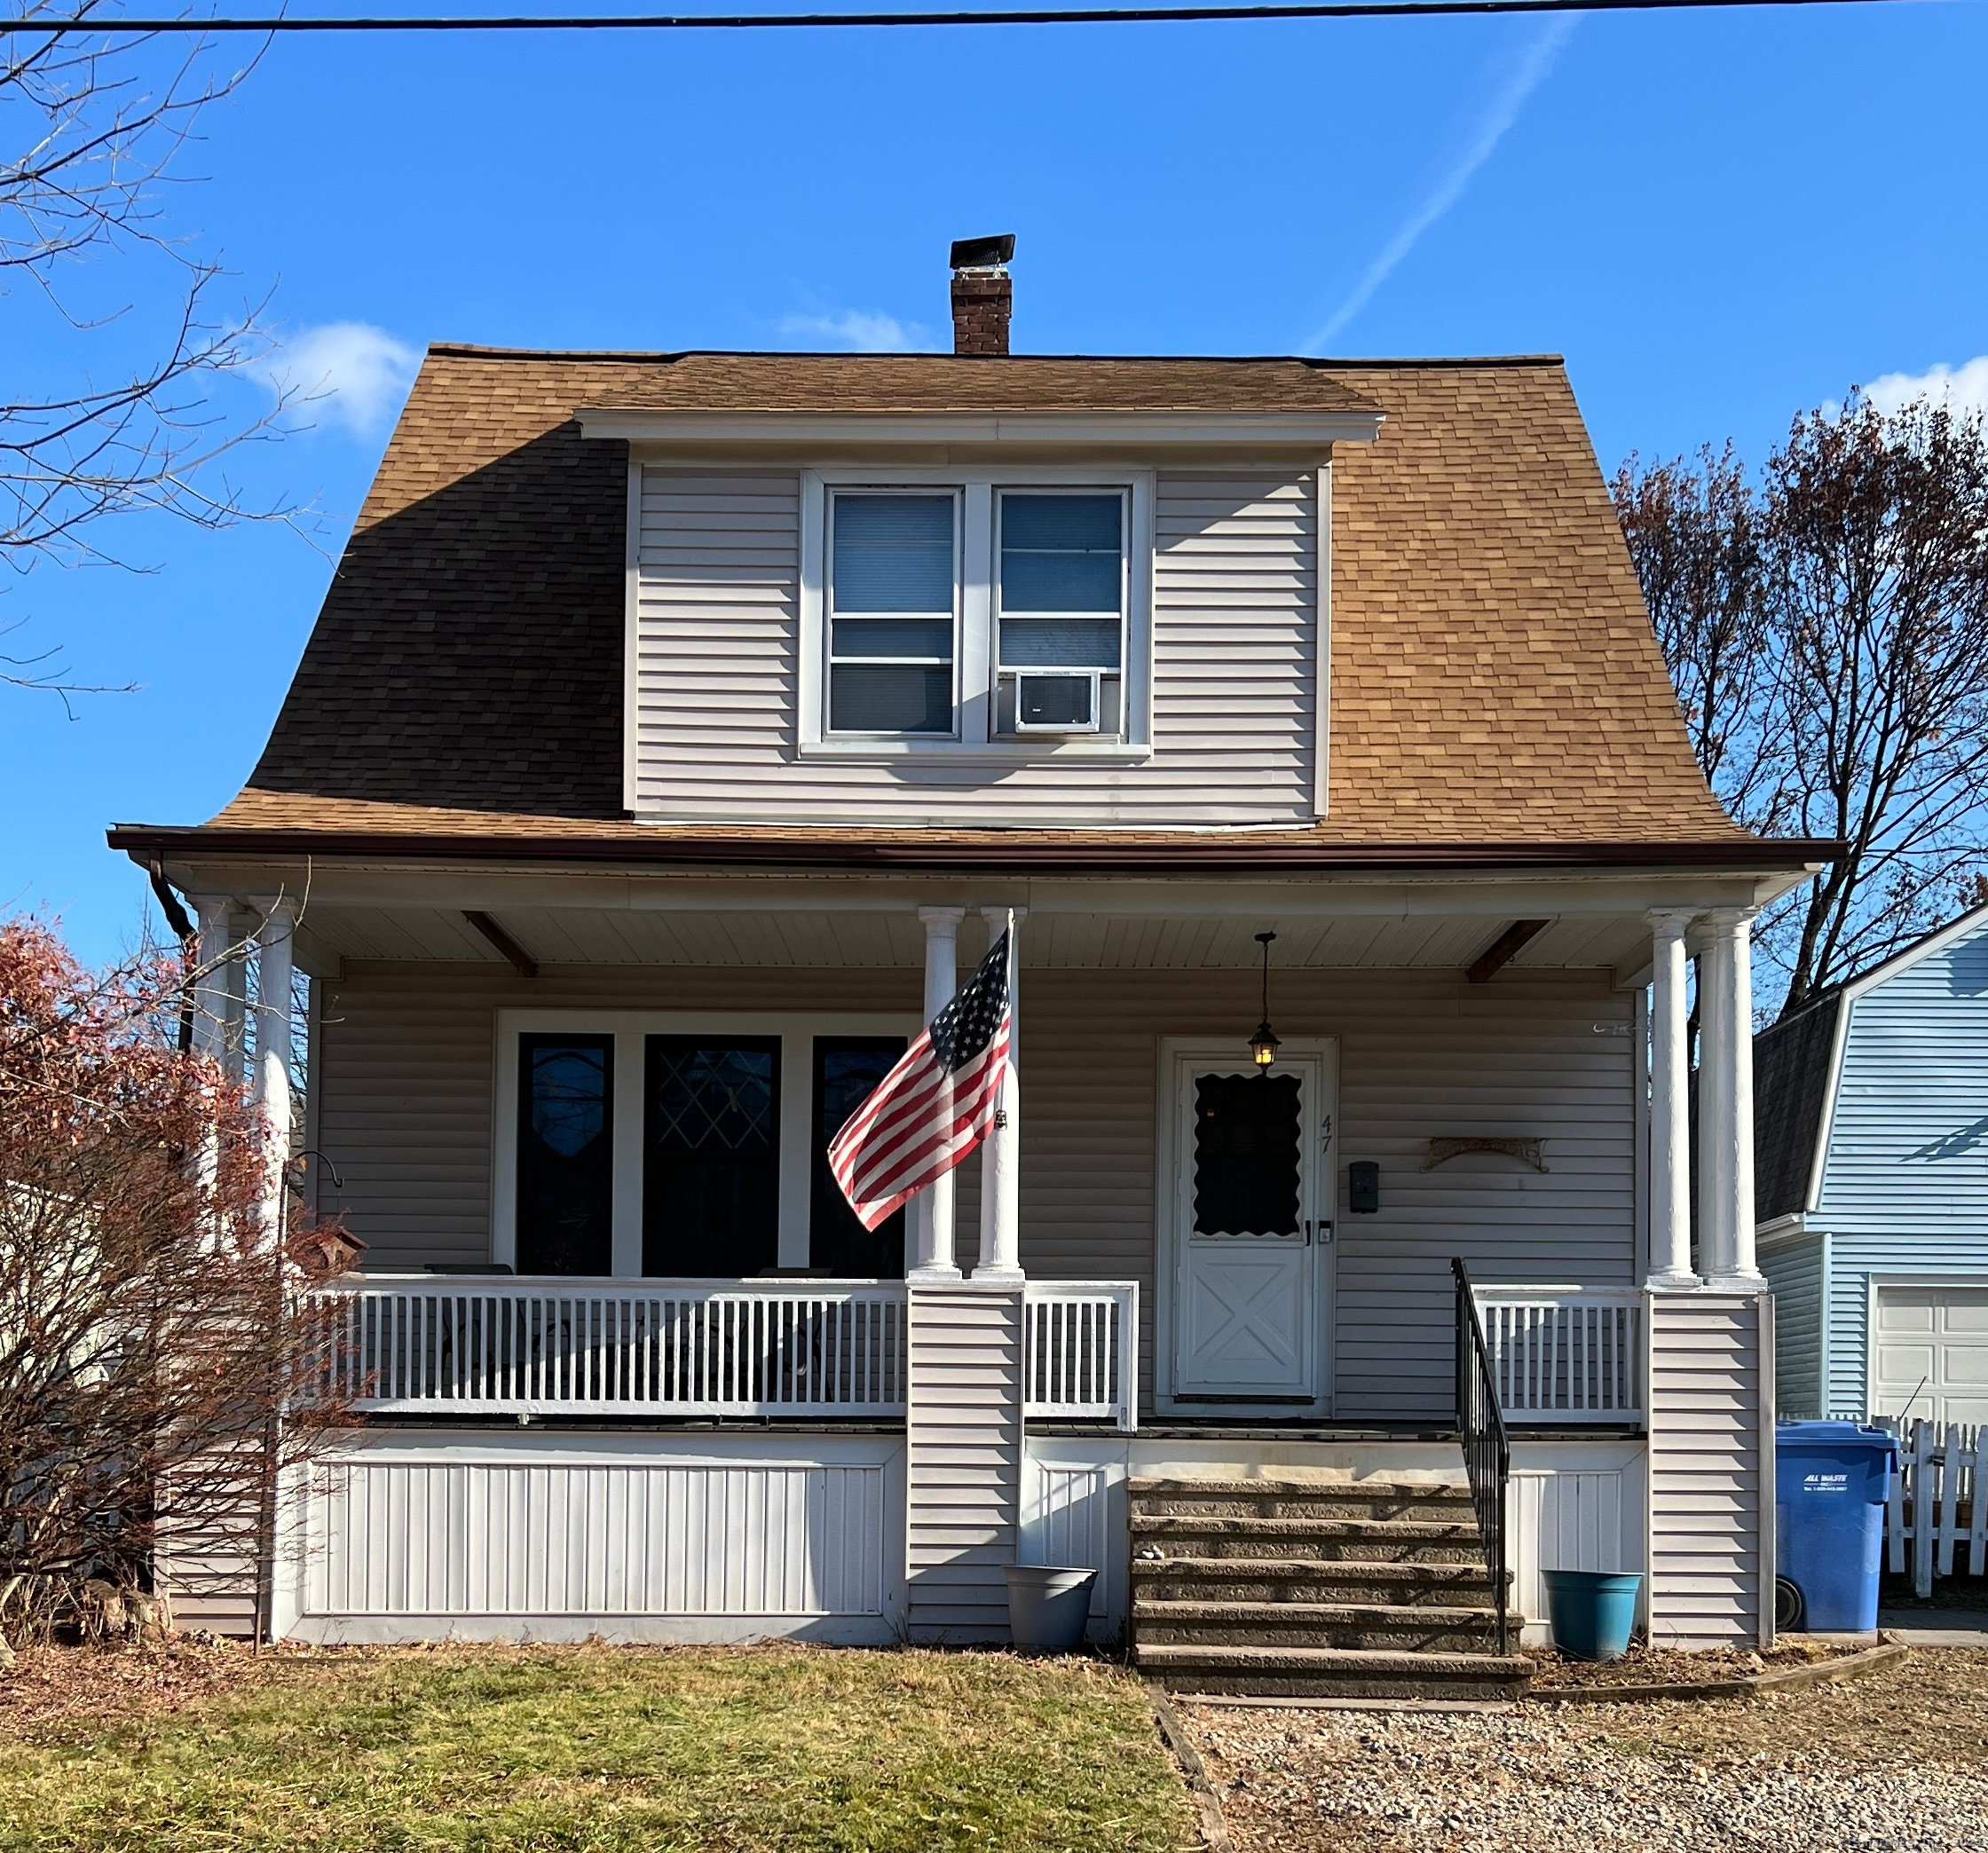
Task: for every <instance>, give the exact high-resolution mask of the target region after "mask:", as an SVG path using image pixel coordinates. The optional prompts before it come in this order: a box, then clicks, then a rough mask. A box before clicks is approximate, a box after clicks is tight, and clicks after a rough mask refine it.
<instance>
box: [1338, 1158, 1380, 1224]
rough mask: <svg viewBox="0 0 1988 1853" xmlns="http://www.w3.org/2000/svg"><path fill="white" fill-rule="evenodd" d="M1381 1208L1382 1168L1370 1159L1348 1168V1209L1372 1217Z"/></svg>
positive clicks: (1362, 1160) (1364, 1159)
mask: <svg viewBox="0 0 1988 1853" xmlns="http://www.w3.org/2000/svg"><path fill="white" fill-rule="evenodd" d="M1380 1206H1381V1168H1380V1166H1379V1165H1377V1164H1376V1163H1374V1161H1373V1160H1372V1159H1370V1158H1362V1159H1361V1161H1360V1162H1359V1163H1357V1164H1349V1165H1348V1166H1347V1167H1346V1208H1347V1209H1349V1210H1358V1211H1360V1212H1361V1213H1362V1214H1366V1215H1370V1214H1372V1212H1373V1211H1375V1210H1378V1209H1379V1208H1380Z"/></svg>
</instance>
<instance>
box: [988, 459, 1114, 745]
mask: <svg viewBox="0 0 1988 1853" xmlns="http://www.w3.org/2000/svg"><path fill="white" fill-rule="evenodd" d="M1125 501H1126V497H1125V493H1124V491H1123V490H1116V489H1115V490H1109V491H1106V492H1104V493H1083V494H1077V493H1068V492H1065V493H1049V492H1045V491H1043V490H1039V489H1004V490H1002V491H1000V492H999V493H998V494H997V495H996V497H995V522H996V525H997V528H998V548H997V558H996V570H995V575H994V596H995V620H994V622H995V636H996V638H997V640H998V656H997V667H998V674H997V679H996V688H995V731H996V732H997V733H998V734H999V735H1001V736H1004V737H1006V736H1008V735H1016V736H1022V735H1028V734H1058V733H1064V734H1098V735H1103V736H1105V737H1116V736H1117V735H1118V734H1119V732H1120V731H1121V720H1120V717H1121V715H1122V714H1123V712H1124V660H1125Z"/></svg>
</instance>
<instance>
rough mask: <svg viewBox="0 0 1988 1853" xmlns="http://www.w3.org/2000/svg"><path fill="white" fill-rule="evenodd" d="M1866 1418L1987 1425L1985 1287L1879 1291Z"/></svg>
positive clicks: (1987, 1310) (1987, 1318)
mask: <svg viewBox="0 0 1988 1853" xmlns="http://www.w3.org/2000/svg"><path fill="white" fill-rule="evenodd" d="M1871 1352H1872V1356H1871V1413H1872V1414H1873V1415H1900V1414H1902V1413H1904V1412H1905V1406H1906V1404H1907V1403H1910V1404H1911V1405H1912V1408H1911V1413H1912V1414H1913V1415H1915V1416H1922V1417H1926V1418H1928V1419H1929V1420H1931V1421H1934V1422H1988V1286H1984V1287H1880V1288H1879V1289H1878V1303H1877V1330H1876V1332H1875V1333H1874V1335H1873V1343H1872V1346H1871Z"/></svg>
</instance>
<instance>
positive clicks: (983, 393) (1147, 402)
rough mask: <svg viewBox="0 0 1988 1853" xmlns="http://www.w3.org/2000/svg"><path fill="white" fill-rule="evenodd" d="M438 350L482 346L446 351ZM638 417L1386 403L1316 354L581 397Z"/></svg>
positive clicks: (880, 364) (825, 365) (1311, 407)
mask: <svg viewBox="0 0 1988 1853" xmlns="http://www.w3.org/2000/svg"><path fill="white" fill-rule="evenodd" d="M432 351H433V352H436V353H438V354H456V353H461V354H470V353H474V352H476V350H474V349H453V348H437V349H434V350H432ZM580 403H581V405H582V406H584V408H585V409H588V410H590V411H606V410H615V411H629V412H664V411H668V412H818V413H832V412H1071V413H1082V412H1188V413H1193V412H1204V413H1221V412H1242V413H1249V412H1313V413H1329V412H1343V413H1348V414H1367V415H1369V416H1371V415H1375V414H1378V413H1379V412H1380V409H1381V408H1380V407H1379V406H1377V405H1376V404H1374V403H1373V401H1372V400H1370V399H1369V398H1366V397H1365V396H1364V395H1363V394H1361V393H1359V392H1356V391H1354V390H1353V388H1352V387H1350V386H1348V385H1346V384H1345V382H1343V381H1341V380H1337V379H1335V378H1334V377H1333V376H1332V375H1331V374H1329V373H1328V372H1326V371H1325V370H1324V368H1323V367H1322V366H1321V364H1320V363H1318V362H1316V361H1313V360H1300V359H1289V358H1284V359H1243V360H1213V359H1209V360H1203V359H1167V358H1126V359H1119V358H1116V357H1113V356H1105V355H1097V356H1088V357H1086V356H1076V355H1070V356H1058V355H1047V354H717V353H687V354H669V355H660V356H651V357H648V358H647V359H643V360H642V361H640V362H639V363H637V364H635V365H631V366H628V367H624V368H623V369H622V370H621V373H620V375H619V377H617V378H615V379H614V380H612V381H611V382H608V383H607V385H606V386H605V388H604V389H596V391H595V392H594V393H593V394H592V396H590V397H589V398H587V399H585V400H584V401H581V402H580Z"/></svg>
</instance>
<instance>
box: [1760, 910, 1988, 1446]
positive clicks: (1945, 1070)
mask: <svg viewBox="0 0 1988 1853" xmlns="http://www.w3.org/2000/svg"><path fill="white" fill-rule="evenodd" d="M1754 1092H1755V1153H1756V1172H1755V1180H1756V1181H1755V1203H1756V1206H1757V1210H1758V1219H1759V1242H1760V1266H1761V1267H1762V1269H1763V1272H1764V1273H1766V1275H1767V1277H1768V1279H1769V1281H1771V1283H1772V1285H1773V1290H1774V1296H1775V1345H1776V1363H1775V1387H1776V1392H1777V1398H1778V1401H1779V1411H1780V1413H1781V1414H1782V1415H1913V1416H1921V1417H1928V1418H1930V1419H1932V1420H1935V1421H1941V1422H1963V1423H1982V1422H1988V906H1983V907H1977V908H1975V909H1973V910H1972V911H1969V912H1968V913H1966V914H1963V915H1962V916H1961V917H1960V919H1957V920H1955V921H1953V923H1952V924H1951V925H1949V926H1946V927H1941V928H1940V929H1939V930H1938V931H1937V932H1935V933H1932V934H1929V935H1928V936H1927V937H1926V938H1924V939H1922V940H1921V941H1920V942H1918V943H1917V944H1916V945H1913V946H1909V947H1907V948H1906V949H1905V950H1904V951H1903V952H1899V953H1897V954H1896V955H1895V956H1893V957H1892V958H1889V959H1887V960H1886V961H1885V962H1884V963H1883V964H1882V965H1881V966H1875V967H1874V968H1873V969H1872V970H1871V971H1868V972H1866V974H1864V975H1863V976H1862V977H1860V978H1858V979H1855V980H1853V981H1852V982H1850V983H1848V984H1845V985H1842V986H1841V987H1840V988H1838V989H1837V990H1834V991H1831V992H1830V993H1829V994H1827V995H1826V996H1825V997H1819V998H1818V999H1817V1001H1816V1002H1815V1003H1813V1004H1811V1005H1810V1006H1809V1007H1808V1008H1807V1009H1805V1010H1803V1011H1801V1012H1799V1013H1797V1014H1795V1016H1793V1017H1790V1018H1787V1019H1786V1020H1785V1021H1781V1022H1779V1023H1777V1024H1776V1025H1775V1026H1774V1027H1773V1028H1772V1029H1769V1030H1766V1031H1764V1032H1763V1034H1762V1035H1760V1036H1758V1037H1755V1040H1754Z"/></svg>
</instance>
